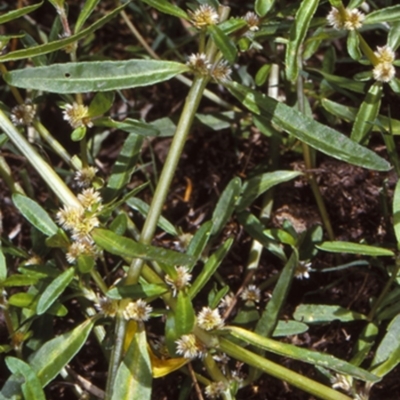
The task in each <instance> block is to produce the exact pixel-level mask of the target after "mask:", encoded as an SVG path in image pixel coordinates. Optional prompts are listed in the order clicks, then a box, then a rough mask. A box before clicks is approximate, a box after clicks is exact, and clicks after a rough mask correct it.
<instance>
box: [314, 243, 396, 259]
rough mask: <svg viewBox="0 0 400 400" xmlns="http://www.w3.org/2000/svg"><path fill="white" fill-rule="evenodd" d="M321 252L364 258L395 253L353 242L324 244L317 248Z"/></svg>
mask: <svg viewBox="0 0 400 400" xmlns="http://www.w3.org/2000/svg"><path fill="white" fill-rule="evenodd" d="M316 247H317V248H318V249H320V250H324V251H329V252H332V253H350V254H357V255H364V256H372V257H379V256H392V257H393V256H394V253H393V251H391V250H388V249H384V248H382V247H375V246H369V245H366V244H359V243H351V242H340V241H336V242H323V243H321V244H320V245H317V246H316Z"/></svg>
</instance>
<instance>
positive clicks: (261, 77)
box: [254, 64, 272, 86]
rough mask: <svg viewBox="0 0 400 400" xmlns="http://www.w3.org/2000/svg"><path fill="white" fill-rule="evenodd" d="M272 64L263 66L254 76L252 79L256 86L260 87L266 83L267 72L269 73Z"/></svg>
mask: <svg viewBox="0 0 400 400" xmlns="http://www.w3.org/2000/svg"><path fill="white" fill-rule="evenodd" d="M271 67H272V64H264V65H263V66H262V67H261V68H260V69H259V70H258V71H257V74H256V77H255V79H254V81H255V83H256V85H257V86H262V85H264V83H265V82H266V81H267V78H268V75H269V72H270V71H271Z"/></svg>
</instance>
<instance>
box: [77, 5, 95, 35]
mask: <svg viewBox="0 0 400 400" xmlns="http://www.w3.org/2000/svg"><path fill="white" fill-rule="evenodd" d="M99 2H100V0H86V1H85V4H84V5H83V7H82V10H81V12H80V13H79V16H78V19H77V21H76V24H75V28H74V32H75V33H78V32H79V31H80V30H81V29H82V27H83V24H84V23H85V22H86V20H87V19H88V18H89V17H90V14H91V13H92V12H93V10H94V9H95V8H96V6H97V4H99Z"/></svg>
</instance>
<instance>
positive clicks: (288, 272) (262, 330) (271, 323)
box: [254, 251, 303, 337]
mask: <svg viewBox="0 0 400 400" xmlns="http://www.w3.org/2000/svg"><path fill="white" fill-rule="evenodd" d="M298 264H299V259H298V255H297V252H296V251H293V253H292V255H291V256H290V258H289V260H288V262H287V263H286V265H285V266H284V267H283V269H282V272H281V274H280V276H279V279H278V282H277V284H276V286H275V288H274V291H273V292H272V297H271V299H270V300H269V302H268V303H267V306H266V307H265V309H264V311H263V313H262V315H261V318H260V319H259V321H258V322H257V325H256V328H255V330H254V331H255V332H256V333H258V334H260V335H262V336H265V337H267V336H270V335H271V334H272V333H273V332H274V330H275V328H276V326H277V324H278V319H279V316H280V313H281V310H282V307H283V305H284V303H285V300H286V297H287V295H288V293H289V290H290V287H291V283H292V280H293V276H294V273H295V271H296V268H297V266H298ZM302 322H303V321H302Z"/></svg>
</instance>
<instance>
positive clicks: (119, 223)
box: [109, 214, 128, 236]
mask: <svg viewBox="0 0 400 400" xmlns="http://www.w3.org/2000/svg"><path fill="white" fill-rule="evenodd" d="M109 228H110V230H111V231H113V232H114V233H115V234H117V235H119V236H123V235H124V234H125V232H126V229H127V228H128V217H127V216H126V214H118V215H117V216H116V217H115V218H114V219H113V220H112V222H111V224H110V226H109Z"/></svg>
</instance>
